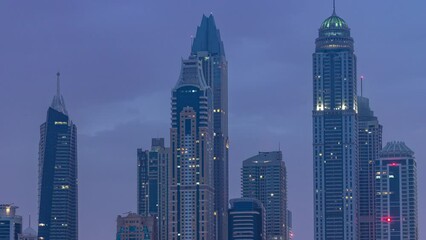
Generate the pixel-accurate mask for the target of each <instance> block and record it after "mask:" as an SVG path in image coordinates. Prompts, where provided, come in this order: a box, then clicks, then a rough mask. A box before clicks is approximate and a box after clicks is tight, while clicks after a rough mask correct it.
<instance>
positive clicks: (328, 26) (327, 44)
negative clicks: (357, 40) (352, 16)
mask: <svg viewBox="0 0 426 240" xmlns="http://www.w3.org/2000/svg"><path fill="white" fill-rule="evenodd" d="M353 47H354V40H353V39H352V37H351V30H350V28H349V26H348V24H347V23H346V21H345V20H344V19H343V18H341V17H339V16H337V14H336V10H334V11H333V14H332V15H331V16H330V17H329V18H327V19H325V20H324V22H323V23H322V24H321V27H320V29H319V37H318V38H317V40H316V48H317V50H323V51H330V50H331V51H335V50H336V49H343V50H345V49H351V50H352V51H353Z"/></svg>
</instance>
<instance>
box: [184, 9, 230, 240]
mask: <svg viewBox="0 0 426 240" xmlns="http://www.w3.org/2000/svg"><path fill="white" fill-rule="evenodd" d="M191 56H193V57H197V58H198V59H199V60H200V61H201V64H202V69H203V75H204V79H205V81H206V83H207V85H208V86H209V87H210V88H211V89H212V92H213V99H214V100H213V119H214V134H213V135H214V137H213V138H214V151H213V159H214V161H213V166H214V188H215V200H214V205H215V218H216V219H215V222H216V232H217V234H216V236H217V239H218V240H226V239H227V229H226V227H227V219H228V217H227V212H228V150H229V142H228V141H229V140H228V62H227V61H226V57H225V50H224V47H223V42H222V40H221V37H220V32H219V30H218V29H217V27H216V24H215V21H214V18H213V15H210V16H208V17H206V16H203V19H202V21H201V25H200V26H199V27H198V28H197V34H196V37H195V38H194V41H193V44H192V50H191Z"/></svg>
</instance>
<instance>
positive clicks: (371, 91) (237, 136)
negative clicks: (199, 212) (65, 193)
mask: <svg viewBox="0 0 426 240" xmlns="http://www.w3.org/2000/svg"><path fill="white" fill-rule="evenodd" d="M425 8H426V3H425V2H421V1H412V2H409V3H407V2H389V1H384V0H378V1H373V2H372V1H367V0H361V1H338V2H337V11H338V13H339V15H340V16H341V17H342V18H344V19H345V20H346V21H347V23H348V24H349V26H350V27H351V34H352V36H353V37H354V39H355V41H356V43H355V44H356V51H355V53H356V55H357V57H358V76H361V75H363V76H365V81H364V96H365V97H367V98H369V99H370V105H371V107H372V109H374V112H375V115H376V116H377V117H378V118H380V122H381V124H382V125H383V131H384V132H383V133H384V136H383V141H384V142H387V141H390V140H401V141H405V142H406V143H407V145H408V146H410V148H411V149H412V150H413V151H414V152H415V153H416V160H417V164H418V173H419V174H418V177H419V179H418V181H419V183H421V182H423V181H425V180H426V178H425V176H426V175H425V174H423V173H424V172H425V165H424V163H423V162H424V161H423V160H424V159H426V150H425V149H424V136H425V135H426V126H425V125H424V122H425V121H426V113H425V112H424V111H423V110H424V106H423V103H424V102H425V100H426V94H425V93H426V79H425V78H426V77H425V75H424V69H423V68H424V63H425V62H426V47H425V46H424V43H425V42H426V30H424V29H425V26H424V25H425V24H424V22H423V21H422V19H423V11H424V9H425ZM210 12H213V15H214V16H215V21H216V24H217V25H218V27H219V28H220V30H221V37H222V40H223V41H224V42H225V43H226V54H227V60H228V62H229V136H230V139H231V142H230V144H231V151H230V158H229V164H230V175H229V177H230V179H229V182H230V196H229V197H230V198H236V197H239V195H240V194H239V193H240V172H239V169H240V167H241V164H242V161H243V160H244V159H246V158H248V157H250V156H252V155H254V154H256V153H257V152H258V151H272V150H278V146H279V145H281V150H282V151H283V156H284V161H286V165H287V169H288V188H289V193H288V196H289V199H288V204H289V209H291V210H292V212H293V230H294V232H295V235H296V237H295V239H302V240H303V239H313V210H312V207H313V204H312V199H313V194H312V189H313V184H312V156H311V152H312V144H311V137H312V133H311V103H312V96H311V95H312V62H311V57H312V52H313V50H314V47H315V46H314V42H313V40H314V39H315V38H316V36H317V34H318V28H319V27H320V24H321V23H322V21H323V20H324V19H325V18H327V17H328V16H330V14H331V13H332V1H313V0H300V1H297V2H292V1H290V2H266V3H264V2H262V3H259V2H250V1H232V2H226V3H225V2H215V3H205V2H195V1H179V2H173V1H169V2H168V3H167V4H166V3H164V2H147V3H144V2H140V1H128V2H126V3H125V4H124V3H119V2H113V1H100V0H93V1H90V2H87V1H74V2H51V1H46V0H41V1H37V2H26V3H25V4H23V3H22V2H16V1H11V0H5V1H2V2H1V3H0V24H1V29H2V33H1V35H2V40H0V43H1V45H2V55H1V57H0V110H1V112H2V114H3V115H2V118H0V133H1V134H0V162H1V168H2V169H7V171H2V173H1V175H0V189H1V191H0V203H14V204H15V205H17V206H19V215H22V216H23V217H24V226H27V222H26V221H25V220H26V219H27V216H28V214H31V215H32V216H33V217H32V218H33V219H36V217H35V216H37V156H38V138H39V125H40V124H41V123H42V122H43V121H44V120H45V119H46V108H47V107H48V106H49V104H50V102H51V97H52V95H53V94H54V93H55V91H56V86H55V80H56V77H55V74H56V72H58V71H60V72H61V79H62V93H63V95H64V98H66V100H67V110H68V112H69V113H70V115H71V116H72V118H73V121H74V122H75V123H76V124H77V125H78V127H79V135H78V139H79V142H78V151H79V155H78V159H79V219H80V222H79V230H80V239H83V240H84V239H112V238H113V237H114V236H115V231H116V222H115V221H116V217H117V215H119V214H122V213H124V212H128V211H130V210H131V211H134V212H136V201H135V199H136V177H137V176H136V169H135V164H136V157H135V149H136V148H137V147H140V146H144V147H148V146H149V145H150V141H151V138H152V137H165V138H166V142H167V143H168V142H169V128H170V90H171V88H172V87H173V86H174V84H175V83H176V80H177V76H178V74H179V70H180V61H181V58H186V57H187V56H188V49H189V47H190V43H191V35H193V36H195V30H196V27H197V26H198V25H199V23H200V20H201V17H202V14H210ZM153 104H154V105H153ZM396 113H397V114H396ZM11 180H14V181H11ZM425 197H426V191H425V190H424V188H422V187H421V185H419V203H421V202H423V200H424V199H425ZM106 199H107V200H108V201H105V200H106ZM419 207H420V208H419V223H420V224H419V225H420V236H422V235H423V234H422V233H424V232H426V228H425V227H424V226H423V225H424V224H423V225H422V222H424V221H426V219H425V216H426V215H425V214H426V208H425V207H424V206H421V205H420V206H419ZM93 216H97V217H98V218H99V219H101V221H97V222H93V221H92V219H93ZM34 225H35V223H33V226H34Z"/></svg>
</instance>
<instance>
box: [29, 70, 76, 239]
mask: <svg viewBox="0 0 426 240" xmlns="http://www.w3.org/2000/svg"><path fill="white" fill-rule="evenodd" d="M57 76H58V88H57V93H56V96H55V97H54V98H53V102H52V105H51V106H50V107H49V109H48V111H47V119H46V122H45V123H43V124H42V125H41V126H40V145H39V148H40V149H39V227H38V239H43V240H77V239H78V197H77V192H78V190H77V127H76V126H75V125H74V124H73V123H72V121H71V120H70V119H69V116H68V112H67V110H66V108H65V102H64V99H63V97H62V95H61V93H60V88H59V73H58V75H57Z"/></svg>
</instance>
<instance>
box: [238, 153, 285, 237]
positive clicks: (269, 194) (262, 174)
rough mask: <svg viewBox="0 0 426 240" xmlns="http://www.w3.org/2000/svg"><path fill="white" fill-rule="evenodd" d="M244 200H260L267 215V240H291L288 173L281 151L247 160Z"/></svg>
mask: <svg viewBox="0 0 426 240" xmlns="http://www.w3.org/2000/svg"><path fill="white" fill-rule="evenodd" d="M241 178H242V193H241V195H242V197H244V198H253V199H257V200H259V201H260V202H261V203H262V204H263V207H264V208H265V213H266V229H265V231H266V238H267V239H268V240H270V239H277V240H287V239H288V237H289V234H288V223H287V220H288V217H287V171H286V167H285V163H284V161H283V159H282V153H281V151H276V152H260V153H259V154H258V155H256V156H253V157H251V158H249V159H246V160H244V162H243V167H242V173H241Z"/></svg>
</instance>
